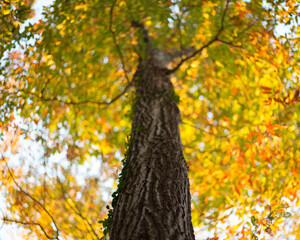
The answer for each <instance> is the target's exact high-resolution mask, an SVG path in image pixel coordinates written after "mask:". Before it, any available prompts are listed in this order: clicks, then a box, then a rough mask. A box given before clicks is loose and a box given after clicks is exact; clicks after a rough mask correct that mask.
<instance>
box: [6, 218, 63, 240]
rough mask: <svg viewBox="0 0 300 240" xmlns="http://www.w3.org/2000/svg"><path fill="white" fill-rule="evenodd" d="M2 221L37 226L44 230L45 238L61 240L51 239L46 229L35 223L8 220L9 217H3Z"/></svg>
mask: <svg viewBox="0 0 300 240" xmlns="http://www.w3.org/2000/svg"><path fill="white" fill-rule="evenodd" d="M2 221H3V222H4V223H5V222H13V223H18V224H22V225H35V226H38V227H40V229H41V230H42V232H43V233H44V234H45V236H46V237H47V238H48V239H59V238H58V236H56V237H50V236H49V235H48V234H47V232H46V231H45V229H44V228H43V226H42V225H41V224H39V223H35V222H23V221H19V220H16V219H10V218H7V217H3V218H2Z"/></svg>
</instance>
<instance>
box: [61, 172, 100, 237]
mask: <svg viewBox="0 0 300 240" xmlns="http://www.w3.org/2000/svg"><path fill="white" fill-rule="evenodd" d="M57 181H58V183H59V184H60V188H61V190H62V193H63V198H64V200H65V202H66V203H67V204H68V206H69V207H70V208H71V209H72V210H73V212H74V213H75V214H76V215H78V216H79V217H80V218H81V219H82V220H84V221H85V222H86V224H88V226H89V227H90V229H91V231H92V233H93V234H94V235H95V237H96V238H97V240H100V238H99V236H98V235H97V233H96V231H95V229H94V228H93V225H92V224H91V223H90V221H89V220H88V219H87V218H86V217H84V216H83V215H82V213H81V211H80V209H79V208H78V206H77V204H76V202H75V201H73V199H71V198H70V196H69V194H68V193H67V192H66V191H65V189H64V186H63V183H62V182H61V181H60V179H59V177H57ZM65 195H68V198H69V199H70V200H71V201H72V202H73V204H74V206H75V209H74V207H73V206H71V204H70V203H69V202H68V201H67V197H66V196H65ZM88 231H89V230H88ZM89 232H90V231H89Z"/></svg>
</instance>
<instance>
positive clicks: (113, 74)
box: [0, 0, 300, 239]
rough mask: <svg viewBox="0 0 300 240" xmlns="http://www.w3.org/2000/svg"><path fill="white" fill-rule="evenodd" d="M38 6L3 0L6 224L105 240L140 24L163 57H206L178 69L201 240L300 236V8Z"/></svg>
mask: <svg viewBox="0 0 300 240" xmlns="http://www.w3.org/2000/svg"><path fill="white" fill-rule="evenodd" d="M37 2H38V1H37ZM32 4H33V1H18V0H6V1H0V39H1V40H0V41H1V42H0V57H1V61H0V71H1V72H0V82H1V84H0V118H1V122H0V136H1V144H0V152H1V155H0V156H1V160H0V166H1V174H0V182H1V185H0V186H1V188H0V190H1V194H4V196H5V200H6V207H5V208H3V209H2V221H3V223H5V224H10V223H15V224H18V225H20V226H22V227H23V229H24V232H23V233H22V234H23V235H22V238H23V239H33V238H32V237H33V236H35V237H37V238H38V239H101V237H102V236H103V233H102V226H101V224H99V223H98V221H99V220H101V219H103V218H105V216H106V215H107V209H106V205H108V204H109V201H111V197H110V195H111V193H112V192H113V190H114V189H116V185H117V177H118V174H119V173H120V170H121V168H122V166H121V160H122V158H123V154H124V150H125V139H126V136H127V135H128V134H129V132H130V126H131V122H130V121H131V120H130V119H131V114H132V112H131V111H132V110H131V105H132V102H133V98H134V87H133V86H132V83H131V80H132V77H133V75H134V73H135V70H136V67H137V65H138V59H139V56H140V54H141V53H140V52H139V50H138V49H139V47H138V46H140V45H141V44H142V43H141V42H140V37H139V34H138V32H137V30H136V28H133V27H132V21H138V22H141V23H143V24H144V26H145V28H147V30H148V31H149V35H150V37H151V38H152V39H153V42H154V43H155V45H156V46H157V47H158V48H160V49H162V50H164V49H168V51H172V50H173V49H174V50H175V49H177V50H183V49H186V48H187V47H189V46H192V47H193V48H194V49H195V50H197V49H201V50H202V51H199V54H195V56H192V57H191V56H190V55H182V56H179V57H178V58H177V59H175V60H174V62H173V64H171V65H170V66H169V67H170V69H171V68H172V67H175V66H176V65H177V64H179V65H180V68H179V69H178V71H176V72H175V73H174V74H173V75H172V82H173V84H174V86H175V92H176V94H177V95H178V96H179V99H178V100H179V108H180V111H181V118H182V124H181V126H180V128H181V129H180V130H181V138H182V142H183V147H184V153H185V158H186V159H187V162H188V165H189V177H190V182H191V193H192V217H193V219H192V220H193V225H194V227H195V233H196V234H198V235H197V236H198V237H197V239H202V238H201V237H202V236H206V237H210V239H300V222H299V214H300V211H299V205H300V191H299V186H300V151H299V149H300V142H299V114H300V111H299V110H300V109H299V106H300V105H299V102H300V94H299V90H300V85H299V82H300V81H299V80H300V77H299V76H300V63H299V59H300V54H299V44H300V41H299V39H300V36H299V34H300V28H299V20H300V19H299V15H300V13H299V9H300V5H299V1H297V0H276V1H275V0H274V1H259V0H253V1H241V0H238V1H233V0H232V1H223V0H220V1H213V0H205V1H202V0H201V1H187V0H182V1H175V0H174V1H173V0H172V1H148V0H147V1H146V0H143V1H135V0H128V1H105V0H97V1H95V0H83V1H64V0H56V1H54V2H53V4H52V5H50V6H48V7H46V8H45V9H44V13H43V17H42V18H41V19H40V20H38V21H35V22H33V21H32V22H30V18H32V17H33V16H34V11H33V10H32V9H31V8H32ZM28 19H29V20H28ZM26 20H27V21H26ZM281 31H286V33H285V34H282V33H281ZM184 59H185V60H184ZM182 60H184V61H182ZM181 61H182V64H181ZM179 65H178V66H179ZM206 230H207V231H206Z"/></svg>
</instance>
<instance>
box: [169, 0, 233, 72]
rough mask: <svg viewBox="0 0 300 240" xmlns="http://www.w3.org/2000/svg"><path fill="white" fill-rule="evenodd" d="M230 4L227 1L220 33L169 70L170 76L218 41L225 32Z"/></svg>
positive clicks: (228, 0)
mask: <svg viewBox="0 0 300 240" xmlns="http://www.w3.org/2000/svg"><path fill="white" fill-rule="evenodd" d="M229 2H230V0H227V1H226V6H225V10H224V12H223V15H222V18H221V27H220V29H219V31H218V32H217V34H216V35H215V36H214V37H213V38H212V39H211V40H210V41H209V42H208V43H206V44H204V45H203V46H202V47H201V48H199V49H198V50H196V51H194V52H193V53H192V54H191V55H189V56H187V57H185V58H182V59H181V61H180V62H179V63H178V64H177V66H176V67H174V68H173V69H170V70H168V73H169V74H172V73H174V72H176V71H177V70H178V69H179V68H180V66H181V65H182V64H183V63H184V62H186V61H187V60H189V59H191V58H193V57H194V56H196V55H197V54H200V53H201V52H202V51H203V50H204V49H205V48H207V47H209V46H210V45H211V44H213V43H214V42H216V41H218V38H219V36H220V34H221V33H222V31H223V30H224V20H225V15H226V12H227V9H228V6H229Z"/></svg>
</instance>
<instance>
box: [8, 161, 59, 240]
mask: <svg viewBox="0 0 300 240" xmlns="http://www.w3.org/2000/svg"><path fill="white" fill-rule="evenodd" d="M5 165H6V167H7V170H8V172H9V175H10V177H11V178H12V180H13V182H14V183H15V184H16V186H17V187H18V189H19V190H20V191H21V192H22V193H23V194H25V195H26V196H27V197H29V198H30V199H31V200H32V201H33V202H35V203H36V204H37V205H39V206H40V207H41V208H42V209H43V210H44V211H45V212H46V214H47V215H48V216H49V217H50V219H51V221H52V222H53V224H54V226H55V228H56V230H54V229H53V230H54V231H55V233H56V237H55V238H50V239H58V236H59V233H58V232H59V230H58V227H57V224H56V222H55V220H54V218H53V216H52V215H51V214H50V212H49V211H48V210H47V209H46V208H45V207H44V206H43V204H41V203H40V202H39V201H38V200H37V199H35V198H34V197H33V196H31V194H29V193H28V192H26V191H25V190H24V189H23V188H22V187H21V186H20V185H19V184H18V183H17V181H16V179H15V178H14V176H13V174H12V172H11V170H10V168H9V166H8V165H7V162H5ZM36 225H37V224H36Z"/></svg>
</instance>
